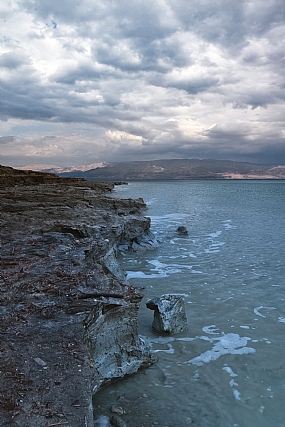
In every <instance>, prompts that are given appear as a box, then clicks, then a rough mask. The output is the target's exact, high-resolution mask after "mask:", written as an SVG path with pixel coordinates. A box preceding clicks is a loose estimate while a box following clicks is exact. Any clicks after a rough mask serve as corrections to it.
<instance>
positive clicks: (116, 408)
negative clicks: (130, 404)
mask: <svg viewBox="0 0 285 427" xmlns="http://www.w3.org/2000/svg"><path fill="white" fill-rule="evenodd" d="M110 410H111V412H112V413H113V414H118V415H124V414H125V413H126V411H125V410H124V409H123V408H122V407H121V406H116V405H112V406H111V409H110Z"/></svg>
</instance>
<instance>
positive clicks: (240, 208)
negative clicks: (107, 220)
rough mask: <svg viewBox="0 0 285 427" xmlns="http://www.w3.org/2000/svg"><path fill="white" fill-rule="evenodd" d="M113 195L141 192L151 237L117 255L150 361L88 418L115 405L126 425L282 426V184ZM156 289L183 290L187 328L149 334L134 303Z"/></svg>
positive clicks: (147, 185)
mask: <svg viewBox="0 0 285 427" xmlns="http://www.w3.org/2000/svg"><path fill="white" fill-rule="evenodd" d="M114 196H115V197H120V198H128V197H132V198H138V197H143V198H144V200H145V202H146V203H147V205H148V207H149V209H148V211H147V212H146V216H150V217H151V223H152V226H151V228H152V231H153V232H154V233H155V235H156V237H157V239H158V241H159V242H160V244H159V248H158V249H156V250H154V251H149V252H145V253H137V254H134V253H125V254H123V256H122V263H123V266H124V268H125V270H126V271H127V272H128V279H129V282H130V283H132V284H133V285H135V286H137V287H139V288H140V287H141V288H144V289H143V293H144V295H145V298H144V300H143V301H142V304H141V309H140V316H139V322H140V334H141V335H142V336H143V337H144V339H145V340H146V341H148V342H149V343H150V345H151V347H152V349H153V351H155V352H156V353H157V355H158V362H157V363H156V364H155V365H153V366H152V367H151V368H149V369H147V370H145V371H143V372H140V373H138V374H136V375H133V376H131V377H129V378H126V379H124V380H122V381H120V382H118V383H116V384H115V385H113V386H110V387H106V388H105V389H103V390H102V391H101V392H100V393H98V394H97V395H96V397H95V399H94V411H95V418H97V422H96V423H95V425H98V426H106V427H107V426H108V425H110V424H109V421H108V416H109V415H110V413H109V408H110V406H111V405H112V404H117V405H119V406H122V407H123V408H124V409H125V410H126V414H125V415H123V416H122V418H124V420H125V421H126V423H127V426H128V427H142V426H145V427H150V426H161V427H166V426H169V427H170V426H171V427H180V426H187V425H190V424H191V425H193V426H197V427H256V426H258V427H285V292H284V290H285V266H284V260H285V238H284V237H285V236H284V234H285V233H284V231H285V182H282V181H202V180H201V181H174V182H173V181H168V182H155V181H153V182H132V183H129V185H124V186H120V187H116V190H115V193H114ZM179 225H184V226H186V228H187V229H188V231H189V235H188V236H187V237H179V236H177V234H176V232H175V231H176V229H177V227H178V226H179ZM163 293H178V294H182V295H183V296H184V301H185V306H186V311H187V317H188V324H189V330H188V331H187V332H185V333H183V334H179V335H175V336H173V337H160V336H158V335H157V334H155V333H153V332H152V330H151V323H152V317H153V312H152V311H150V310H148V309H146V307H145V301H146V299H148V298H151V297H154V296H160V295H162V294H163ZM99 415H100V416H99Z"/></svg>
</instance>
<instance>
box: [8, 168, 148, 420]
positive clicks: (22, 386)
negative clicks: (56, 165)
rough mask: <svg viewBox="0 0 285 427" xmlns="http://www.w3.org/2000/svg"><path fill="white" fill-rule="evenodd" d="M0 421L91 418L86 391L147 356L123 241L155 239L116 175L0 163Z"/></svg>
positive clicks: (137, 244) (138, 203) (139, 243)
mask: <svg viewBox="0 0 285 427" xmlns="http://www.w3.org/2000/svg"><path fill="white" fill-rule="evenodd" d="M0 178H1V188H0V192H1V195H0V196H1V224H2V228H1V244H2V249H1V252H2V254H1V283H0V313H1V324H0V330H1V343H0V377H1V382H0V425H1V426H2V425H3V426H13V427H16V426H20V427H53V426H60V425H63V426H64V427H81V426H82V427H91V426H92V427H93V409H92V395H93V394H94V393H96V391H97V390H98V389H99V388H100V387H102V386H103V385H105V384H108V383H109V382H111V381H112V380H114V379H118V378H121V377H123V376H125V375H128V374H131V373H134V372H136V371H137V370H138V369H140V368H143V367H147V366H149V365H150V364H151V363H152V362H153V358H152V355H151V353H150V351H149V349H148V348H147V346H146V345H145V343H144V342H143V341H142V340H141V339H140V337H139V336H138V325H137V314H138V308H139V303H140V301H141V299H142V295H141V294H140V293H138V292H137V291H136V289H134V288H133V287H132V286H130V285H129V284H128V283H127V281H126V278H125V274H124V272H123V271H122V269H121V268H120V265H119V264H118V262H117V258H116V253H117V251H118V250H119V249H120V247H124V248H126V247H128V248H130V249H131V250H137V249H140V248H143V249H145V248H152V247H154V246H155V244H156V243H155V240H154V238H153V236H152V234H151V233H150V219H149V218H147V217H144V216H143V214H144V211H145V209H146V205H145V204H144V202H143V200H142V199H138V200H131V199H127V200H119V199H114V198H111V197H109V195H108V193H109V192H110V191H111V190H112V188H113V186H114V184H111V183H105V184H104V183H94V182H89V181H85V180H83V179H76V178H67V179H64V178H58V177H56V176H55V175H53V174H44V173H36V172H31V171H17V170H14V169H12V168H7V167H2V166H1V167H0Z"/></svg>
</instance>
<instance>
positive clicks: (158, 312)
mask: <svg viewBox="0 0 285 427" xmlns="http://www.w3.org/2000/svg"><path fill="white" fill-rule="evenodd" d="M146 306H147V308H149V309H150V310H154V317H153V322H152V328H153V329H154V330H155V331H156V332H158V333H160V334H169V335H170V334H177V333H179V332H183V331H185V330H186V329H188V324H187V317H186V312H185V307H184V301H183V298H182V297H181V296H180V295H175V294H166V295H162V296H161V297H156V298H153V299H151V300H148V301H147V302H146Z"/></svg>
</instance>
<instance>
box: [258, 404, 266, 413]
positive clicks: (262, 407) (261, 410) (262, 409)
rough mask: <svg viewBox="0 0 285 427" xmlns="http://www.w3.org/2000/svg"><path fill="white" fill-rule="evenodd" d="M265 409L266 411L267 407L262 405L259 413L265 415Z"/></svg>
mask: <svg viewBox="0 0 285 427" xmlns="http://www.w3.org/2000/svg"><path fill="white" fill-rule="evenodd" d="M264 409H265V406H263V405H261V406H260V408H259V412H260V413H261V414H263V411H264Z"/></svg>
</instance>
